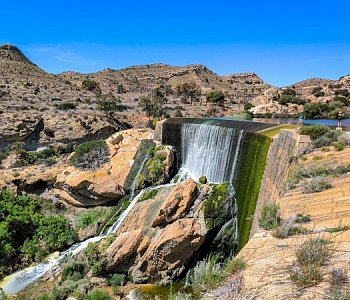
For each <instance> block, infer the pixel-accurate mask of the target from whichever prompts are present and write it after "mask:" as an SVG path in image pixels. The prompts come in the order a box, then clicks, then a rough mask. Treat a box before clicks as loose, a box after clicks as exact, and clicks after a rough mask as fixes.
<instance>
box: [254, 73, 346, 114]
mask: <svg viewBox="0 0 350 300" xmlns="http://www.w3.org/2000/svg"><path fill="white" fill-rule="evenodd" d="M283 95H289V96H291V95H293V96H294V97H296V98H299V99H302V100H305V102H306V103H320V104H327V105H328V104H331V105H333V106H335V107H339V109H342V110H344V111H347V108H346V106H348V102H349V100H350V97H349V96H350V75H346V76H343V77H341V78H340V79H338V80H329V79H322V78H311V79H307V80H304V81H301V82H298V83H295V84H293V85H290V86H288V87H282V88H275V87H273V88H270V89H267V90H265V91H264V92H263V93H262V94H261V95H258V96H256V97H254V98H253V99H252V100H251V103H252V104H253V105H254V106H256V107H255V108H254V109H252V112H253V113H254V114H256V115H259V114H269V113H276V114H279V115H293V114H297V113H300V112H302V111H303V110H304V107H303V105H300V103H293V102H289V103H283V101H281V96H283ZM339 104H340V105H339Z"/></svg>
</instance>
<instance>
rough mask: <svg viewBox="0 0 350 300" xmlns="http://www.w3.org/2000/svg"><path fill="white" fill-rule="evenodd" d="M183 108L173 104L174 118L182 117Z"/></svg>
mask: <svg viewBox="0 0 350 300" xmlns="http://www.w3.org/2000/svg"><path fill="white" fill-rule="evenodd" d="M183 110H184V108H183V107H182V106H180V105H177V106H175V117H176V118H182V117H183V115H182V111H183Z"/></svg>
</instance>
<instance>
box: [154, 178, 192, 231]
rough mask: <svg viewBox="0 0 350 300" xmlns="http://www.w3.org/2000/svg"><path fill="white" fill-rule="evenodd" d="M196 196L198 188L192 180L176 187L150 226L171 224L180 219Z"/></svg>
mask: <svg viewBox="0 0 350 300" xmlns="http://www.w3.org/2000/svg"><path fill="white" fill-rule="evenodd" d="M197 195H198V188H197V185H196V182H195V181H194V180H193V179H188V180H186V181H185V182H183V183H181V184H179V185H177V186H176V187H175V188H174V189H173V190H172V191H171V193H170V194H169V196H168V197H167V198H166V199H165V200H164V202H163V204H162V206H161V207H160V209H159V212H158V214H157V215H156V217H155V218H154V219H153V222H152V226H153V227H155V226H158V225H162V224H166V223H171V222H173V221H175V220H177V219H179V218H181V217H182V216H183V215H184V213H186V212H187V211H188V210H189V208H190V207H191V206H192V205H193V202H194V200H195V199H196V197H197Z"/></svg>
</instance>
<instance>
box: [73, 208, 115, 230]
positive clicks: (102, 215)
mask: <svg viewBox="0 0 350 300" xmlns="http://www.w3.org/2000/svg"><path fill="white" fill-rule="evenodd" d="M110 214H111V210H110V209H104V210H96V209H95V210H92V211H87V212H84V213H82V214H79V216H78V217H77V219H76V221H75V226H76V227H77V228H87V227H90V226H92V225H94V224H97V223H101V222H103V221H104V220H106V218H108V216H109V215H110Z"/></svg>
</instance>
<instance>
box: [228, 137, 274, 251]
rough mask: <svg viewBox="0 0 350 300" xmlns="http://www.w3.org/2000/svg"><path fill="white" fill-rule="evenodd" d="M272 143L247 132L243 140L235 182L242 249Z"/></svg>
mask: <svg viewBox="0 0 350 300" xmlns="http://www.w3.org/2000/svg"><path fill="white" fill-rule="evenodd" d="M270 143H271V139H270V138H268V137H266V136H262V135H259V134H255V133H246V135H245V138H244V141H243V145H242V153H241V157H240V162H239V167H238V170H237V175H236V180H235V182H234V188H235V197H236V201H237V206H238V216H237V220H238V237H239V249H242V247H243V246H244V245H245V244H246V243H247V241H248V239H249V234H250V229H251V227H252V223H253V216H254V212H255V207H256V202H257V200H258V196H259V192H260V185H261V179H262V176H263V174H264V169H265V164H266V157H267V153H268V151H269V147H270Z"/></svg>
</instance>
